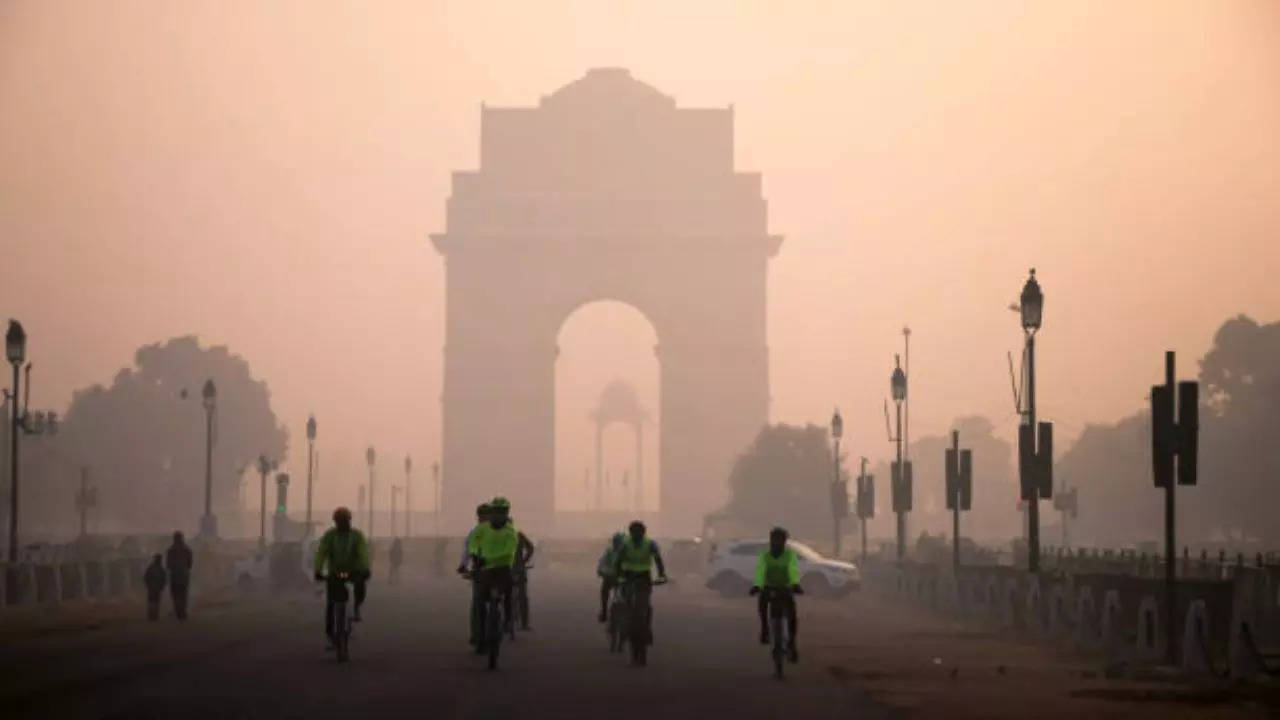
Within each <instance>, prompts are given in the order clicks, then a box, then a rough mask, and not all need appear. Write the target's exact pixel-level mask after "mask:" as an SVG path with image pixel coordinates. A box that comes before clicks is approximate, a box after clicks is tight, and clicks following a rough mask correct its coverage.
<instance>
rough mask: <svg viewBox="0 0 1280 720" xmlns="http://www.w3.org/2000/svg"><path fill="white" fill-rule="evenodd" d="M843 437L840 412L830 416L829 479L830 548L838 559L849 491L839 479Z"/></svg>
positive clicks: (847, 507) (847, 510) (847, 511)
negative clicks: (832, 449)
mask: <svg viewBox="0 0 1280 720" xmlns="http://www.w3.org/2000/svg"><path fill="white" fill-rule="evenodd" d="M842 435H844V419H843V418H841V417H840V410H839V409H836V411H835V412H834V413H832V415H831V439H832V441H833V442H834V444H835V458H834V462H833V463H832V466H833V475H832V478H831V522H832V528H831V534H832V538H831V546H832V547H833V548H835V556H836V557H837V558H838V557H840V545H841V542H840V540H841V538H840V520H841V519H842V518H843V517H844V516H845V515H847V514H848V513H849V491H848V490H847V489H846V488H845V484H844V482H843V481H842V480H841V478H840V437H841V436H842Z"/></svg>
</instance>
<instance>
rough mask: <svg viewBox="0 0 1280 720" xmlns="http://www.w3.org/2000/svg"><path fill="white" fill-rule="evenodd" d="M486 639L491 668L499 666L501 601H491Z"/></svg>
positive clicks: (487, 613)
mask: <svg viewBox="0 0 1280 720" xmlns="http://www.w3.org/2000/svg"><path fill="white" fill-rule="evenodd" d="M485 616H486V617H485V636H486V637H485V639H486V640H488V642H489V669H490V670H494V669H497V667H498V648H499V647H501V646H502V604H501V602H500V601H493V600H490V601H489V608H488V611H487V612H486V613H485Z"/></svg>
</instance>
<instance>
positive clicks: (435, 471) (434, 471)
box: [431, 462, 440, 538]
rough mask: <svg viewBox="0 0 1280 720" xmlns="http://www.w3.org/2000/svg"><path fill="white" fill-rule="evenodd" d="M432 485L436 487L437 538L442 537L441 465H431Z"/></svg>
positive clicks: (435, 463) (436, 463)
mask: <svg viewBox="0 0 1280 720" xmlns="http://www.w3.org/2000/svg"><path fill="white" fill-rule="evenodd" d="M431 484H432V485H434V486H435V494H436V496H435V503H433V504H434V506H435V515H436V517H435V524H436V537H437V538H438V537H440V463H438V462H433V463H431Z"/></svg>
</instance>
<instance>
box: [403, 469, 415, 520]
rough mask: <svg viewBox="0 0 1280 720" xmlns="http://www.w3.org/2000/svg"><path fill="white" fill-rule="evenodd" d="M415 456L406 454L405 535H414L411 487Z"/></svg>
mask: <svg viewBox="0 0 1280 720" xmlns="http://www.w3.org/2000/svg"><path fill="white" fill-rule="evenodd" d="M412 479H413V458H412V457H410V456H408V455H405V456H404V536H405V537H407V538H410V537H413V506H412V505H411V504H410V496H409V487H410V486H411V485H412V484H413V483H412V482H411V481H412Z"/></svg>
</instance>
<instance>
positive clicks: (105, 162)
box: [0, 0, 1280, 503]
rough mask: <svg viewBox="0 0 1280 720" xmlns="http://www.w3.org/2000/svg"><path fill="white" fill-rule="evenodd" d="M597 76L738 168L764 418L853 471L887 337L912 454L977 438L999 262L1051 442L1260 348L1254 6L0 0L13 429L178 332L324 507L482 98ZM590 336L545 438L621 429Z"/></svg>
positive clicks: (392, 405) (436, 301) (1267, 42)
mask: <svg viewBox="0 0 1280 720" xmlns="http://www.w3.org/2000/svg"><path fill="white" fill-rule="evenodd" d="M690 8H695V9H690ZM595 66H625V67H628V68H630V69H631V71H632V74H633V75H634V76H635V77H637V78H639V79H641V80H643V81H646V82H648V83H650V84H652V85H654V86H655V87H657V88H658V89H660V90H662V91H663V92H666V93H668V94H671V95H673V96H675V97H676V99H677V101H678V102H679V103H680V104H681V105H684V106H724V105H727V104H730V103H732V104H733V105H734V106H735V109H736V112H735V117H736V121H737V162H738V166H739V168H741V169H744V170H758V171H761V172H763V174H764V186H765V195H766V197H767V199H768V201H769V207H770V226H771V229H772V230H773V231H774V232H777V233H780V234H783V235H785V236H786V238H787V239H786V242H785V243H784V245H783V247H782V251H781V253H780V254H779V256H778V257H777V258H776V259H775V260H774V261H773V263H772V266H771V273H770V279H769V282H770V297H769V300H770V313H769V338H770V348H771V367H772V378H771V381H772V394H773V397H774V406H773V419H774V420H781V421H789V422H800V421H809V420H813V421H821V422H825V420H826V418H827V417H828V416H829V415H830V412H831V408H832V406H833V405H834V404H837V403H838V404H839V405H840V406H841V408H842V409H843V410H844V412H845V417H846V424H847V426H848V428H849V430H848V431H847V432H849V433H850V434H851V435H852V447H853V449H852V452H853V454H855V455H858V454H868V455H870V456H872V457H873V458H874V457H877V456H881V457H882V456H884V455H885V454H887V453H888V452H889V446H888V444H887V443H886V442H885V441H884V430H883V421H882V418H881V415H880V403H881V399H882V397H883V396H884V395H885V393H886V391H887V383H888V374H889V371H890V369H891V368H892V356H893V353H894V352H895V351H897V350H898V348H899V347H900V343H901V337H900V334H899V331H900V329H901V327H902V325H903V324H904V323H909V324H910V325H911V327H912V329H913V331H914V332H913V336H912V370H913V377H912V394H913V407H912V410H913V414H912V425H913V433H914V434H916V435H919V434H921V433H925V432H941V431H944V430H946V429H947V428H948V425H949V423H950V421H951V419H952V418H953V417H955V416H956V415H958V414H967V413H980V414H986V415H988V416H989V417H991V418H992V419H993V420H994V421H996V422H997V423H998V424H1001V425H1002V426H1005V427H1010V426H1011V423H1012V422H1013V408H1012V401H1011V399H1010V393H1009V382H1008V376H1007V370H1006V365H1005V355H1004V353H1005V351H1006V350H1009V349H1014V348H1016V347H1017V344H1018V343H1019V341H1020V337H1019V331H1018V329H1017V324H1016V319H1015V317H1014V316H1013V315H1012V314H1011V313H1009V312H1008V311H1007V310H1005V306H1006V305H1007V304H1008V303H1009V302H1010V301H1011V300H1013V299H1014V297H1015V296H1016V294H1017V292H1018V290H1019V289H1020V287H1021V284H1022V281H1023V279H1024V278H1025V274H1026V270H1027V268H1028V267H1030V266H1032V265H1035V266H1036V267H1037V268H1039V272H1040V276H1041V280H1042V283H1043V285H1044V289H1045V293H1046V296H1047V300H1046V311H1045V312H1046V320H1045V329H1044V332H1043V334H1042V336H1041V342H1040V348H1041V353H1040V357H1041V360H1042V362H1041V364H1040V372H1039V376H1040V377H1039V380H1040V390H1041V393H1040V407H1041V411H1042V413H1043V414H1045V415H1047V416H1048V417H1050V418H1053V419H1056V420H1058V421H1059V423H1060V427H1061V430H1060V432H1061V433H1063V435H1064V436H1067V437H1070V436H1073V435H1075V434H1077V433H1078V432H1079V430H1080V428H1081V427H1082V424H1083V423H1085V422H1087V421H1090V420H1094V421H1103V420H1113V419H1116V418H1118V417H1120V416H1121V415H1124V414H1127V413H1129V412H1132V411H1133V410H1135V409H1136V408H1138V407H1139V406H1140V405H1141V404H1142V402H1143V400H1142V398H1143V395H1144V393H1145V387H1146V386H1147V385H1149V384H1150V383H1152V382H1154V381H1156V380H1158V379H1159V377H1160V374H1161V371H1162V358H1161V354H1160V353H1161V351H1163V350H1164V349H1166V348H1173V349H1176V350H1179V351H1180V352H1181V358H1182V360H1181V363H1182V364H1181V367H1182V369H1183V371H1184V373H1185V374H1190V373H1192V372H1193V371H1194V367H1193V365H1192V362H1191V361H1192V359H1193V358H1194V357H1196V356H1198V355H1199V354H1201V353H1202V352H1203V351H1204V350H1205V349H1206V348H1207V345H1208V342H1209V340H1210V337H1211V333H1212V332H1213V330H1214V329H1215V328H1216V327H1217V325H1218V324H1219V323H1220V322H1221V321H1222V320H1223V319H1224V318H1226V317H1227V316H1228V315H1230V314H1233V313H1238V312H1245V313H1249V314H1252V315H1254V316H1255V317H1257V318H1258V319H1260V320H1268V321H1271V320H1276V319H1277V318H1278V317H1280V288H1278V286H1277V283H1276V281H1275V275H1276V274H1277V271H1278V270H1280V262H1277V260H1278V259H1280V251H1277V250H1276V249H1275V245H1276V241H1277V239H1278V238H1280V170H1278V169H1277V168H1280V130H1278V128H1280V3H1276V2H1273V1H1271V0H1201V1H1198V2H1193V1H1191V0H1127V1H1126V2H1115V1H1114V0H1094V1H1091V2H1090V1H1084V0H1059V1H1057V2H1050V1H1049V0H1043V1H1040V2H1030V1H1026V0H1024V1H1022V2H1013V1H983V2H979V1H978V0H971V1H968V2H895V3H885V2H878V1H871V0H866V1H857V2H855V1H853V0H845V1H843V2H827V3H819V2H812V3H776V2H758V3H754V2H745V1H742V0H735V1H728V0H725V1H716V2H708V1H699V2H689V0H671V1H667V0H662V1H658V0H650V1H647V2H630V3H622V2H599V1H598V0H583V1H581V2H568V3H553V2H538V3H526V2H514V1H513V2H506V3H484V2H454V3H426V2H379V3H368V4H366V3H357V2H350V3H335V2H310V1H308V2H271V3H261V2H257V1H256V0H253V1H250V0H240V1H235V2H230V1H229V2H158V1H156V2H138V1H134V2H113V3H85V2H73V1H64V0H9V1H8V2H4V3H2V4H0V249H2V250H3V253H4V258H5V259H6V263H7V268H8V271H7V272H6V273H5V277H4V281H3V285H2V286H0V313H3V314H7V315H10V316H13V317H18V318H21V319H22V320H23V322H24V324H25V325H26V326H27V329H28V332H29V333H30V336H31V345H30V350H29V354H30V356H31V357H32V359H33V360H34V361H35V363H36V366H37V370H36V387H35V396H34V399H35V400H36V401H37V402H39V403H40V404H42V405H45V406H53V407H56V408H59V409H62V408H64V407H65V404H66V403H67V402H68V400H69V399H70V395H71V392H72V390H73V389H74V388H77V387H81V386H84V385H87V384H91V383H94V382H109V380H110V378H111V377H112V375H113V374H114V373H115V371H116V370H117V369H118V368H119V367H121V366H123V365H125V364H127V363H128V362H130V360H131V354H132V352H133V350H134V349H135V348H136V347H137V346H139V345H141V344H143V343H148V342H153V341H157V340H161V339H164V338H167V337H170V336H173V335H177V334H185V333H190V332H198V333H199V334H200V335H201V336H202V337H203V338H205V339H206V340H207V341H209V342H213V343H227V344H229V345H230V346H231V347H232V348H233V349H234V350H236V351H237V352H239V353H241V354H243V355H245V356H246V357H247V358H248V359H249V360H250V362H251V364H252V366H253V368H254V371H255V372H256V373H257V374H258V375H259V376H261V377H263V378H265V379H266V380H267V381H268V382H269V384H270V387H271V389H272V392H273V395H274V398H275V407H276V409H277V412H278V413H279V414H280V415H281V416H282V417H283V418H284V420H285V421H286V422H287V423H288V424H289V425H290V427H291V430H292V432H293V434H294V437H295V438H297V437H300V436H301V430H302V424H303V422H304V421H305V419H306V414H307V413H308V412H309V411H314V412H315V413H316V414H317V416H318V418H319V420H320V428H321V430H320V438H321V440H320V444H319V447H320V448H321V449H322V453H323V457H324V463H325V468H326V473H327V475H326V480H327V481H326V482H325V483H322V488H321V490H320V491H319V492H320V502H321V503H324V502H328V501H330V500H338V499H342V500H344V501H347V502H351V501H352V500H351V498H350V496H351V495H352V493H351V491H350V487H351V485H352V484H353V483H354V478H355V477H357V476H358V468H359V465H360V455H361V453H362V449H363V447H364V446H365V445H366V444H368V443H369V442H374V443H376V444H377V445H378V446H379V448H380V449H383V450H384V452H385V453H386V456H387V457H397V456H399V455H400V454H401V453H403V452H405V451H409V452H412V453H414V454H415V456H418V457H421V458H424V459H429V458H431V457H433V456H434V454H435V452H436V450H437V443H438V422H439V417H440V407H439V402H438V399H439V394H440V384H441V383H440V347H441V339H442V320H443V314H442V311H441V302H442V297H443V296H442V281H443V266H442V263H441V259H440V257H439V256H438V255H437V254H436V253H435V251H434V249H433V248H432V247H431V246H430V244H429V242H428V241H427V233H429V232H434V231H440V230H442V229H443V228H444V217H443V215H444V212H443V211H444V202H445V198H446V197H447V196H448V194H449V172H450V171H451V170H454V169H469V168H474V167H475V166H476V164H477V162H478V133H479V126H478V120H479V104H480V102H481V101H486V102H488V103H490V104H494V105H533V104H536V103H537V101H538V98H539V97H540V96H541V95H544V94H548V93H550V92H552V91H553V90H555V89H556V88H558V87H560V86H561V85H563V84H565V83H568V82H570V81H572V80H573V79H575V78H577V77H579V76H580V75H582V74H583V73H584V72H585V70H586V69H587V68H590V67H595ZM616 316H617V315H616V314H611V313H609V312H603V313H587V314H586V315H585V316H584V317H583V318H582V319H581V320H580V321H579V320H578V319H577V317H576V316H575V319H574V320H573V321H571V322H570V323H569V324H568V325H567V326H566V328H565V330H564V333H563V335H562V338H561V342H562V345H563V346H565V347H566V351H573V350H574V348H578V349H579V350H580V352H582V353H584V354H585V355H579V356H578V357H584V356H585V357H591V358H599V359H598V361H595V362H586V363H581V364H578V365H575V366H574V367H578V368H582V369H581V370H580V374H581V377H579V378H578V379H576V380H570V381H566V382H567V384H568V383H571V384H572V385H571V386H570V387H569V388H568V389H566V390H565V391H564V393H565V394H564V395H562V397H565V398H566V401H565V402H566V404H567V405H572V406H577V407H565V408H563V409H562V415H561V417H562V418H565V417H569V418H572V417H578V418H581V417H582V416H583V414H584V413H585V411H586V405H587V404H589V399H590V398H591V397H592V396H593V394H594V393H595V392H597V391H598V387H599V386H602V385H603V383H604V382H607V380H609V379H612V377H614V376H624V377H632V378H635V379H636V382H637V384H639V385H641V387H642V389H646V388H647V389H646V395H645V398H644V399H645V401H646V402H647V403H648V404H650V405H651V406H652V405H655V404H656V390H655V389H654V387H653V384H652V382H651V380H646V379H644V378H645V377H647V376H645V375H644V374H645V373H650V374H652V372H653V368H654V366H653V358H652V353H651V352H648V351H646V350H645V348H646V347H647V346H646V343H648V342H650V339H649V337H648V336H647V335H646V333H649V332H651V330H650V329H648V328H646V327H644V324H643V322H641V321H640V320H638V319H635V318H632V319H631V320H630V321H629V322H626V323H623V324H621V325H617V323H616V322H614V320H613V319H612V318H614V317H616ZM623 317H625V316H623ZM605 347H607V348H609V349H607V350H604V349H601V348H605ZM592 348H595V350H593V349H592ZM628 348H633V349H634V348H639V349H635V350H630V349H628ZM624 350H625V351H624ZM574 372H579V371H574ZM565 422H567V421H565ZM578 422H580V426H579V427H576V428H570V429H569V434H570V435H573V434H577V433H581V437H582V444H581V446H578V447H576V448H575V447H573V443H572V442H570V443H569V445H570V446H571V447H569V448H568V449H566V450H564V451H563V452H562V455H566V454H567V455H568V456H569V457H568V459H567V460H566V461H565V464H566V468H567V469H566V470H564V472H563V473H562V474H563V475H565V476H568V477H570V478H573V480H572V481H571V482H570V485H573V486H574V487H576V486H577V485H580V476H581V473H582V469H581V468H583V467H585V465H584V464H583V462H582V459H583V458H584V457H589V453H588V451H589V446H590V433H589V426H588V425H587V424H586V423H585V421H584V420H579V421H578ZM1059 446H1060V448H1061V447H1063V446H1065V442H1061V441H1060V445H1059ZM618 447H619V448H625V443H621V444H620V445H619V446H618ZM619 462H620V463H621V462H624V461H623V460H620V461H619ZM424 465H425V463H423V464H420V467H421V466H424ZM649 466H650V467H654V465H649ZM348 478H351V479H350V480H348ZM564 482H567V481H565V480H564V479H563V478H562V483H564Z"/></svg>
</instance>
